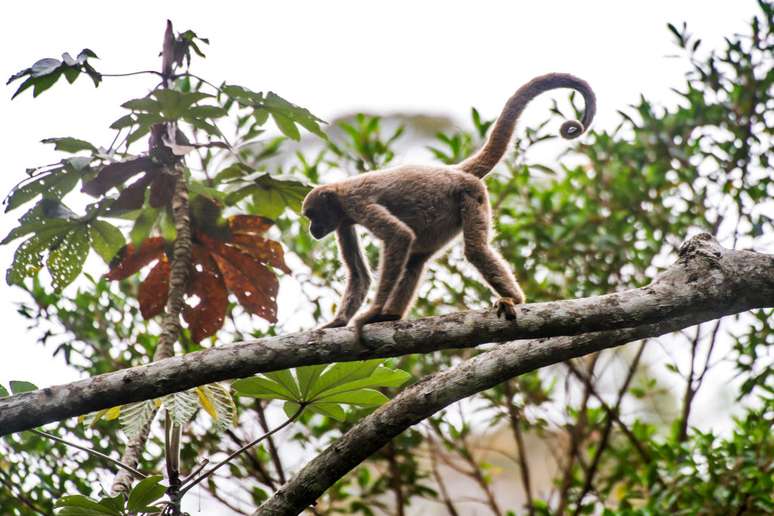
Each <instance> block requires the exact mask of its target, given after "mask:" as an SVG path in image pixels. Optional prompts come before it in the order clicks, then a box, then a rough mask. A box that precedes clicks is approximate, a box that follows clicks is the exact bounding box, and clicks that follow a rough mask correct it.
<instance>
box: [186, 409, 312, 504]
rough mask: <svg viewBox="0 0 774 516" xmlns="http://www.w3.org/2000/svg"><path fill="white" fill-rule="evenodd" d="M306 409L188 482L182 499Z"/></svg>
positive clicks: (299, 410)
mask: <svg viewBox="0 0 774 516" xmlns="http://www.w3.org/2000/svg"><path fill="white" fill-rule="evenodd" d="M304 407H305V405H301V406H300V407H299V409H298V410H297V411H296V413H295V414H293V415H292V416H291V417H290V418H288V419H287V420H286V421H285V422H284V423H282V424H281V425H279V426H277V427H275V428H274V429H273V430H271V431H269V432H267V433H265V434H263V435H261V436H260V437H258V438H256V439H254V440H252V441H250V442H249V443H247V444H245V445H244V446H242V447H241V448H239V449H238V450H236V451H234V452H232V453H231V454H230V455H229V456H228V457H226V458H225V459H223V460H222V461H220V462H218V463H217V464H215V465H214V466H213V467H211V468H210V469H208V470H207V471H206V472H205V473H202V474H201V475H199V476H198V477H196V478H194V479H193V480H190V481H186V484H185V485H184V486H183V487H182V488H181V489H180V496H181V497H182V496H183V495H184V494H185V493H187V492H188V490H189V489H191V488H192V487H193V486H195V485H196V484H198V483H199V482H201V481H202V480H204V479H205V478H207V477H209V476H210V475H212V474H213V473H215V471H217V470H218V469H219V468H220V467H221V466H224V465H225V464H228V463H229V462H231V459H233V458H234V457H236V456H237V455H239V454H240V453H242V452H243V451H245V450H248V449H250V448H252V447H253V446H255V445H256V444H258V443H259V442H261V441H263V440H264V439H268V438H269V437H271V436H272V435H274V434H276V433H277V432H279V431H280V430H282V429H283V428H285V427H286V426H288V425H289V424H290V423H292V422H293V421H295V420H296V419H297V418H298V416H300V415H301V412H302V411H303V410H304Z"/></svg>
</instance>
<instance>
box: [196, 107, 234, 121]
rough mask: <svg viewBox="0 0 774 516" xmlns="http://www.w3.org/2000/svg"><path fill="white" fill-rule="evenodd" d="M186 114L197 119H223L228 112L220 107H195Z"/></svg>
mask: <svg viewBox="0 0 774 516" xmlns="http://www.w3.org/2000/svg"><path fill="white" fill-rule="evenodd" d="M186 114H187V115H189V116H192V117H195V118H221V117H224V116H226V115H227V114H228V112H227V111H226V110H225V109H223V108H222V107H220V106H193V107H192V108H190V109H189V110H188V111H187V113H186Z"/></svg>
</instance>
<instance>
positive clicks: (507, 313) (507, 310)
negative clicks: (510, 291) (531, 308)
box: [495, 297, 521, 321]
mask: <svg viewBox="0 0 774 516" xmlns="http://www.w3.org/2000/svg"><path fill="white" fill-rule="evenodd" d="M519 304H521V303H520V302H519V301H517V300H516V299H513V298H512V297H501V298H500V299H498V300H497V301H496V302H495V309H497V317H503V316H504V317H505V318H506V319H507V320H509V321H513V320H515V319H516V307H517V306H518V305H519Z"/></svg>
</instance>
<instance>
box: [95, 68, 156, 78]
mask: <svg viewBox="0 0 774 516" xmlns="http://www.w3.org/2000/svg"><path fill="white" fill-rule="evenodd" d="M147 74H151V75H157V76H159V77H161V72H158V71H156V70H139V71H137V72H127V73H100V76H102V77H129V76H132V75H147Z"/></svg>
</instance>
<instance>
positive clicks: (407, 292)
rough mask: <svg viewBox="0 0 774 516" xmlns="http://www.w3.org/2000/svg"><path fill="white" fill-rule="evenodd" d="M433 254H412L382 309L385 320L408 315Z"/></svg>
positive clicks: (393, 319)
mask: <svg viewBox="0 0 774 516" xmlns="http://www.w3.org/2000/svg"><path fill="white" fill-rule="evenodd" d="M430 256H432V255H431V254H412V255H410V256H409V259H408V261H407V262H406V268H405V269H404V270H403V274H402V275H401V277H400V280H399V281H398V284H397V285H396V286H395V289H394V290H393V291H392V293H391V294H390V297H389V299H387V304H386V305H384V310H382V319H381V320H383V321H395V320H398V319H402V318H403V317H404V316H405V315H406V310H407V309H408V308H409V307H410V306H411V303H412V301H414V296H415V294H416V291H417V284H418V283H419V280H420V279H421V278H422V273H423V272H424V268H425V263H427V260H428V259H429V258H430Z"/></svg>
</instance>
